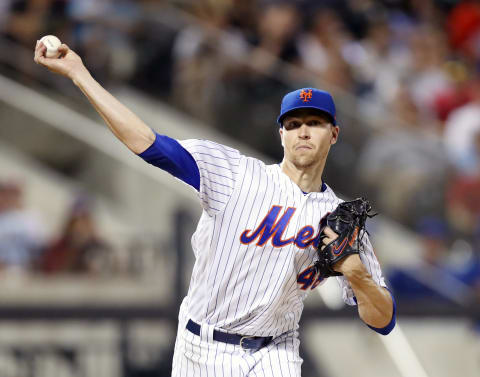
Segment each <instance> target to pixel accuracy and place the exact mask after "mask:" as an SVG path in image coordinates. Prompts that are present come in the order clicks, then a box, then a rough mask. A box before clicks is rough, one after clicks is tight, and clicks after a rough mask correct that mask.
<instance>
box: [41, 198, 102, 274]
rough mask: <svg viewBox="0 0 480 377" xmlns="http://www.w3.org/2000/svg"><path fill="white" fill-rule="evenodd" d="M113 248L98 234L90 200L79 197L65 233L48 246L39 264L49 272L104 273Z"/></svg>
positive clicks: (73, 207)
mask: <svg viewBox="0 0 480 377" xmlns="http://www.w3.org/2000/svg"><path fill="white" fill-rule="evenodd" d="M109 254H110V247H109V246H108V244H107V243H106V242H105V241H104V240H103V239H102V238H101V237H100V236H99V235H98V230H97V228H96V225H95V221H94V219H93V214H92V208H91V204H90V202H89V201H88V200H87V199H86V198H85V197H79V198H78V199H77V200H76V201H75V203H74V204H73V206H72V208H71V210H70V213H69V215H68V218H67V221H66V222H65V226H64V229H63V232H62V234H61V235H60V237H59V239H57V240H56V241H54V242H53V243H52V244H51V245H50V246H48V247H47V248H46V250H45V252H44V254H43V257H42V259H41V260H40V263H39V267H40V269H41V270H42V271H44V272H46V273H48V274H54V273H55V274H57V273H102V272H104V271H105V270H106V269H107V268H108V260H109V257H110V255H109Z"/></svg>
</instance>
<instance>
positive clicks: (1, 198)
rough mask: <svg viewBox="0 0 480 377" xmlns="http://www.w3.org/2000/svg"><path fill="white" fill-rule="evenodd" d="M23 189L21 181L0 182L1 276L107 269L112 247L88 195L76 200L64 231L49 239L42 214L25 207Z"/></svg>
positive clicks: (91, 272)
mask: <svg viewBox="0 0 480 377" xmlns="http://www.w3.org/2000/svg"><path fill="white" fill-rule="evenodd" d="M23 190H24V187H23V185H22V183H20V182H17V181H4V182H0V275H1V274H2V273H3V272H4V271H7V272H8V271H17V272H20V273H22V272H23V273H25V272H38V273H44V274H65V273H67V274H79V273H80V274H101V273H104V272H105V270H107V266H106V265H107V263H108V262H107V260H108V259H109V254H110V251H111V248H110V246H109V245H108V243H107V242H106V241H104V240H103V239H102V238H101V236H100V235H98V232H97V227H96V224H95V221H94V219H93V214H92V208H91V203H90V201H89V200H88V199H87V198H86V197H85V196H79V197H78V198H76V199H75V200H74V202H73V203H72V207H71V208H70V209H69V210H68V212H67V213H66V214H65V219H64V225H63V229H61V230H60V231H59V233H58V234H57V235H54V236H53V237H52V238H51V239H50V238H49V237H47V234H46V231H45V229H44V227H43V224H42V217H41V215H40V216H39V214H36V213H33V212H31V211H30V210H28V209H27V208H25V205H24V193H23ZM110 267H111V266H110ZM110 272H111V271H110Z"/></svg>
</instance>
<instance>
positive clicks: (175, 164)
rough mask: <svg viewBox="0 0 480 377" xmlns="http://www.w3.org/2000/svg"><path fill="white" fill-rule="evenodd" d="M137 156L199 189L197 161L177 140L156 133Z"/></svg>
mask: <svg viewBox="0 0 480 377" xmlns="http://www.w3.org/2000/svg"><path fill="white" fill-rule="evenodd" d="M138 156H139V157H141V158H143V159H144V160H145V161H147V162H148V163H149V164H152V165H154V166H156V167H159V168H160V169H162V170H165V171H167V172H169V173H170V174H172V175H173V176H174V177H177V178H178V179H180V180H182V181H183V182H185V183H187V184H189V185H190V186H192V187H193V188H195V189H196V190H197V191H200V172H199V170H198V166H197V163H196V162H195V160H194V159H193V157H192V155H191V154H190V153H189V152H188V151H187V150H186V149H185V148H184V147H182V146H181V145H180V143H179V142H178V141H177V140H175V139H172V138H170V137H168V136H164V135H159V134H157V133H156V138H155V141H154V142H153V144H152V145H151V146H150V147H148V149H147V150H146V151H144V152H142V153H140V154H139V155H138Z"/></svg>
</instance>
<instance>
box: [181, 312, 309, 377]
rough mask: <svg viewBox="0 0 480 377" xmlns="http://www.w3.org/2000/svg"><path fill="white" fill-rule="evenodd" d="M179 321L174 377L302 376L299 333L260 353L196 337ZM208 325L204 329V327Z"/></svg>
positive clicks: (282, 339) (278, 338)
mask: <svg viewBox="0 0 480 377" xmlns="http://www.w3.org/2000/svg"><path fill="white" fill-rule="evenodd" d="M185 325H186V319H185V318H182V320H180V322H179V329H178V333H177V340H176V342H175V352H174V356H173V367H172V377H300V374H301V372H300V367H301V364H302V359H301V358H300V356H299V353H298V349H299V344H300V341H299V340H298V333H297V332H295V331H292V332H288V333H285V334H282V335H280V336H278V337H277V338H275V339H273V340H272V342H271V343H270V344H269V345H268V346H266V347H263V348H261V349H260V350H258V351H255V352H253V351H250V350H243V349H242V348H241V347H240V346H238V345H233V344H227V343H222V342H217V341H214V340H213V339H211V337H209V336H208V335H207V336H203V335H204V334H200V336H198V335H194V334H192V333H191V332H190V331H188V330H187V329H186V328H185ZM203 327H205V326H202V328H203Z"/></svg>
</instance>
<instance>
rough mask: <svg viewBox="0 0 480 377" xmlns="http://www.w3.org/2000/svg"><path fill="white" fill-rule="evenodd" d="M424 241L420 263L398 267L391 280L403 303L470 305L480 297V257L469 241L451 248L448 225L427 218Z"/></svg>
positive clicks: (423, 225) (421, 223)
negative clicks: (417, 301)
mask: <svg viewBox="0 0 480 377" xmlns="http://www.w3.org/2000/svg"><path fill="white" fill-rule="evenodd" d="M416 230H417V231H418V234H419V236H420V237H421V238H420V241H421V244H420V245H421V250H420V252H421V254H420V259H419V261H418V263H416V264H415V265H414V266H411V267H394V268H391V269H390V270H389V271H388V273H387V278H388V281H389V283H390V286H391V287H392V289H393V291H394V293H395V297H397V298H398V299H400V300H423V301H425V300H428V301H432V302H433V301H435V302H437V303H438V302H448V303H451V302H454V303H456V304H460V305H469V304H471V303H472V300H476V299H478V297H480V296H479V294H480V258H479V254H478V252H475V250H474V249H473V248H472V245H471V244H470V243H468V242H466V241H465V240H461V239H458V240H456V241H455V242H453V244H452V246H449V238H450V236H451V233H450V230H449V228H448V225H447V223H446V222H445V221H444V220H443V219H441V218H436V217H424V218H422V219H421V220H420V221H419V223H418V224H417V229H416Z"/></svg>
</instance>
